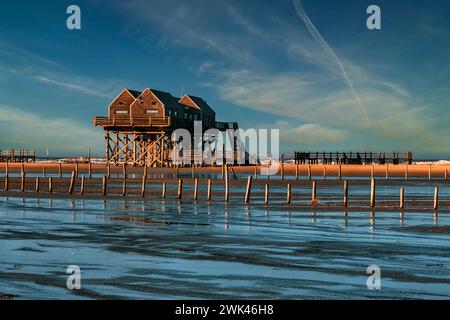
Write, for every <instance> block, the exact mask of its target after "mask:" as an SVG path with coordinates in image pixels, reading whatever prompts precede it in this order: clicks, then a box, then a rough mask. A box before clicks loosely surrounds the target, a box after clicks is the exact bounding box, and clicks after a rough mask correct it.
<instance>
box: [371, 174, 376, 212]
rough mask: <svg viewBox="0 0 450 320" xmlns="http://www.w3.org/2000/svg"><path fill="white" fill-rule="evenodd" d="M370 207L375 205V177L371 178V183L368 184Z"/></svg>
mask: <svg viewBox="0 0 450 320" xmlns="http://www.w3.org/2000/svg"><path fill="white" fill-rule="evenodd" d="M370 207H371V208H374V207H375V179H374V178H372V181H371V184H370Z"/></svg>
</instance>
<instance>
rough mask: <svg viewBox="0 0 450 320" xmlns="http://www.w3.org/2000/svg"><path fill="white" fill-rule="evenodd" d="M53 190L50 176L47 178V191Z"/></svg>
mask: <svg viewBox="0 0 450 320" xmlns="http://www.w3.org/2000/svg"><path fill="white" fill-rule="evenodd" d="M52 192H53V178H52V177H50V178H48V193H52Z"/></svg>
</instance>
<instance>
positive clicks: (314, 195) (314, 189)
mask: <svg viewBox="0 0 450 320" xmlns="http://www.w3.org/2000/svg"><path fill="white" fill-rule="evenodd" d="M316 199H317V184H316V181H313V182H312V191H311V201H315V200H316Z"/></svg>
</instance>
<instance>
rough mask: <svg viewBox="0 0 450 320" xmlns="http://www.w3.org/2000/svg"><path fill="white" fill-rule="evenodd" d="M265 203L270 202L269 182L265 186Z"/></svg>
mask: <svg viewBox="0 0 450 320" xmlns="http://www.w3.org/2000/svg"><path fill="white" fill-rule="evenodd" d="M264 203H265V204H268V203H269V185H268V184H267V183H266V185H265V186H264Z"/></svg>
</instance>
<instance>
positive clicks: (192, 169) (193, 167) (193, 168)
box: [191, 165, 195, 179]
mask: <svg viewBox="0 0 450 320" xmlns="http://www.w3.org/2000/svg"><path fill="white" fill-rule="evenodd" d="M191 172H192V179H194V178H195V166H194V165H192V167H191Z"/></svg>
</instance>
